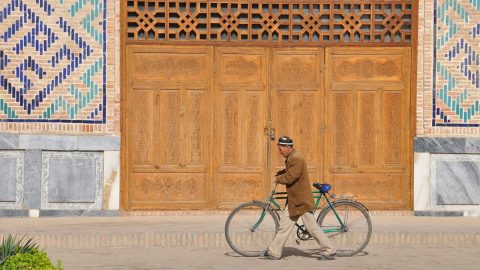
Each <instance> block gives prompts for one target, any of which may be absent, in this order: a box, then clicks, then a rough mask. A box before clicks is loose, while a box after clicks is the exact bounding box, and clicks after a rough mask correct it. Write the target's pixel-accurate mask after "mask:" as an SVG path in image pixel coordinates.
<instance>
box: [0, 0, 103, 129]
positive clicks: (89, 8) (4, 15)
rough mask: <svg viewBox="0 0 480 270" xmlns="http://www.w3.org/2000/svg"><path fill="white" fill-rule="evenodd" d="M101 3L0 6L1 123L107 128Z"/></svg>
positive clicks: (12, 1)
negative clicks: (73, 124)
mask: <svg viewBox="0 0 480 270" xmlns="http://www.w3.org/2000/svg"><path fill="white" fill-rule="evenodd" d="M106 3H107V1H106V0H3V1H1V3H0V122H53V123H55V122H60V123H83V124H104V123H106V112H107V110H106V106H107V98H106V85H107V83H106V81H107V78H106Z"/></svg>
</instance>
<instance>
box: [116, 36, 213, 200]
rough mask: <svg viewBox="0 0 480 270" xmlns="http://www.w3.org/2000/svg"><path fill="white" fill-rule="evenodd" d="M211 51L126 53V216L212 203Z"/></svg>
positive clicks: (183, 49)
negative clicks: (140, 211) (133, 211)
mask: <svg viewBox="0 0 480 270" xmlns="http://www.w3.org/2000/svg"><path fill="white" fill-rule="evenodd" d="M212 71H213V47H202V46H195V47H168V46H149V47H146V46H135V45H130V46H128V47H127V53H126V76H127V78H126V92H125V95H126V96H125V105H126V107H127V109H126V111H127V113H126V114H125V115H126V120H125V121H126V122H125V123H126V126H125V133H124V134H126V140H127V142H126V144H125V145H126V149H125V151H126V153H127V160H126V167H127V168H126V172H127V175H126V177H127V178H128V180H127V185H128V186H127V188H126V189H124V190H123V192H124V193H126V194H124V197H123V198H124V200H123V203H124V204H127V205H125V207H124V208H126V209H180V208H190V209H191V208H205V207H207V206H210V205H211V204H212V198H211V182H210V178H211V157H212V155H211V149H210V148H211V145H212V130H213V110H212V104H213V102H212V83H211V81H212V76H213V72H212Z"/></svg>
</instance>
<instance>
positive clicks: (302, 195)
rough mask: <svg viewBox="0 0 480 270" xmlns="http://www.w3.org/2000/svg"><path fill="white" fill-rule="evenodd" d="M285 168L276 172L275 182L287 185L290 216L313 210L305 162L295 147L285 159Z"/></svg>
mask: <svg viewBox="0 0 480 270" xmlns="http://www.w3.org/2000/svg"><path fill="white" fill-rule="evenodd" d="M285 165H286V168H285V170H281V171H279V172H278V173H277V178H276V180H277V183H279V184H283V185H286V186H287V192H288V196H287V197H288V199H287V200H288V212H289V215H290V216H291V217H294V216H298V215H302V214H304V213H306V212H308V211H313V210H314V208H315V204H314V202H313V195H312V189H311V188H310V180H309V179H308V171H307V163H306V162H305V159H304V158H303V156H302V155H301V154H300V153H298V152H297V151H296V150H295V149H293V151H292V152H291V153H290V155H289V156H288V157H287V159H286V160H285Z"/></svg>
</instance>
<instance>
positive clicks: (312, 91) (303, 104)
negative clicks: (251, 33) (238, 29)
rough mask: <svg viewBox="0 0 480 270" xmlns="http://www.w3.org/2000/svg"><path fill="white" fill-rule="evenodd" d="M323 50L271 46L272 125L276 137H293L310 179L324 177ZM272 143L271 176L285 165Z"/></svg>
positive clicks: (320, 179)
mask: <svg viewBox="0 0 480 270" xmlns="http://www.w3.org/2000/svg"><path fill="white" fill-rule="evenodd" d="M323 54H324V50H323V49H322V48H308V49H307V48H293V49H292V48H290V49H273V50H272V65H271V78H272V79H271V84H270V85H271V100H272V101H271V106H272V123H273V124H272V126H273V128H275V133H276V137H277V139H278V137H279V136H282V135H288V136H291V137H292V138H293V139H294V143H295V148H296V149H297V150H298V151H300V152H301V153H302V154H303V156H304V157H305V159H306V161H307V164H308V172H309V174H310V180H311V181H312V182H313V181H322V178H323V160H322V153H323V125H324V116H323V111H324V110H323V108H324V90H323V74H322V67H323V59H324V56H323ZM271 145H272V154H271V160H272V170H271V172H270V177H272V175H273V174H274V173H275V172H276V171H278V170H281V169H284V168H285V164H284V158H283V157H282V156H281V155H280V154H279V153H278V149H277V146H276V141H272V142H271ZM272 180H273V178H272ZM282 187H283V186H282Z"/></svg>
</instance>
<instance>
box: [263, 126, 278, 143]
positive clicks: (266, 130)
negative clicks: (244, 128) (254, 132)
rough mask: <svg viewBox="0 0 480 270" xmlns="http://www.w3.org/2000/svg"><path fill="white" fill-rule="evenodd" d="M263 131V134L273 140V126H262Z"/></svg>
mask: <svg viewBox="0 0 480 270" xmlns="http://www.w3.org/2000/svg"><path fill="white" fill-rule="evenodd" d="M263 132H264V133H265V135H267V136H268V137H269V138H270V140H272V141H274V140H275V129H274V128H268V127H266V128H264V129H263Z"/></svg>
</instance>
